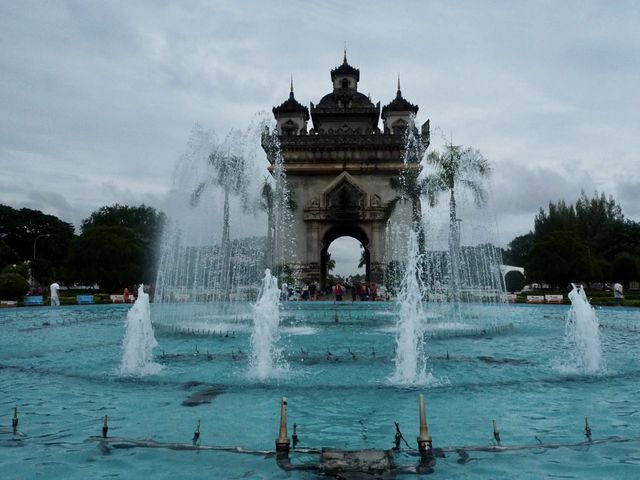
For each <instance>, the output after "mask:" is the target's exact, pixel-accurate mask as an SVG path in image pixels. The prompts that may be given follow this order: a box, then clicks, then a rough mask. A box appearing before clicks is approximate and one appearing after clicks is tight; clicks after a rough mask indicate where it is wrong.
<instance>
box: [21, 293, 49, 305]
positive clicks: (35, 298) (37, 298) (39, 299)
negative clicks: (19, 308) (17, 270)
mask: <svg viewBox="0 0 640 480" xmlns="http://www.w3.org/2000/svg"><path fill="white" fill-rule="evenodd" d="M23 303H24V305H25V307H35V306H39V305H44V297H43V296H42V295H26V296H25V297H24V298H23Z"/></svg>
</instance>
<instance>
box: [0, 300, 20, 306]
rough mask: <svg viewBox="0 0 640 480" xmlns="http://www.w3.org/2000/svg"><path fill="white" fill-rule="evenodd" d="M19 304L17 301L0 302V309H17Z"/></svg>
mask: <svg viewBox="0 0 640 480" xmlns="http://www.w3.org/2000/svg"><path fill="white" fill-rule="evenodd" d="M17 306H18V302H16V301H15V300H0V307H17Z"/></svg>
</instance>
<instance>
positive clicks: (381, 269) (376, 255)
mask: <svg viewBox="0 0 640 480" xmlns="http://www.w3.org/2000/svg"><path fill="white" fill-rule="evenodd" d="M384 232H385V231H384V223H383V222H374V223H373V224H372V225H371V241H370V242H369V262H370V263H369V265H370V267H369V272H370V281H371V282H376V283H377V284H379V285H383V284H384V273H385V270H386V264H385V258H384V252H385V235H384Z"/></svg>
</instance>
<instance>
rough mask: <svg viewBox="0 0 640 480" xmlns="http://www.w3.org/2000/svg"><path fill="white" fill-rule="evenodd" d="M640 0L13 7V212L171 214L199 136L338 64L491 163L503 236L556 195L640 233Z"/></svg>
mask: <svg viewBox="0 0 640 480" xmlns="http://www.w3.org/2000/svg"><path fill="white" fill-rule="evenodd" d="M639 25H640V2H635V1H628V2H625V1H616V2H607V1H601V2H597V1H586V0H584V1H563V2H558V1H555V0H553V1H531V0H529V1H521V2H518V1H515V2H506V1H502V2H498V1H496V2H492V1H468V2H465V1H446V2H445V1H415V2H411V1H396V2H370V1H350V2H344V1H333V0H323V1H321V2H318V1H314V2H306V1H287V2H285V1H282V2H281V1H267V0H264V1H214V0H210V1H182V2H174V1H148V2H144V1H109V2H98V1H89V0H85V1H63V0H57V1H45V0H42V1H29V0H24V1H19V2H8V1H7V2H1V3H0V72H1V73H0V105H1V106H2V108H0V203H4V204H8V205H11V206H14V207H23V206H25V207H30V208H36V209H41V210H44V211H45V212H47V213H51V214H54V215H57V216H59V217H61V218H63V219H64V220H67V221H69V222H72V223H74V224H75V225H79V222H80V220H81V219H82V218H84V217H86V216H87V215H88V214H89V213H90V212H91V211H93V210H95V209H96V208H98V207H100V206H102V205H107V204H113V203H116V202H118V203H121V204H140V203H142V202H144V203H146V204H150V205H153V206H156V207H158V208H162V206H163V204H164V203H163V202H165V199H166V195H167V192H168V191H169V188H170V186H171V176H172V171H173V170H174V166H175V163H176V161H177V159H178V158H179V157H180V155H181V154H182V153H183V152H184V151H185V149H186V143H187V140H188V138H189V133H190V131H191V130H192V128H193V125H194V124H196V123H198V124H200V125H203V126H204V127H206V128H213V129H215V130H216V131H217V132H221V133H224V132H226V131H227V130H228V129H229V128H231V127H235V128H241V127H242V126H243V125H246V124H247V123H248V122H249V121H250V120H251V119H252V117H253V116H254V115H255V114H256V112H259V111H264V110H267V111H268V110H270V109H271V107H272V106H274V105H277V104H279V103H281V102H282V101H283V100H284V99H286V97H287V95H288V90H289V78H290V75H293V77H294V82H295V91H296V97H297V98H298V100H299V101H301V102H302V103H304V104H308V103H309V102H310V101H313V102H317V101H318V100H319V99H320V98H321V97H322V96H323V95H324V94H325V93H328V92H329V91H330V78H329V71H330V69H331V68H333V67H335V66H337V65H339V64H340V63H341V60H342V49H343V45H344V42H345V41H346V42H347V50H348V57H349V62H350V63H351V64H352V65H353V66H355V67H357V68H359V69H360V72H361V81H360V90H361V91H362V92H364V93H370V94H371V97H372V99H373V100H374V102H375V101H377V100H380V101H381V102H382V103H383V104H384V103H387V102H389V101H390V100H391V99H392V98H393V97H394V96H395V90H396V78H397V75H398V73H399V74H400V76H401V81H402V91H403V94H404V96H405V98H407V99H408V100H410V101H411V102H413V103H417V104H418V105H419V106H420V111H419V114H418V120H419V121H420V122H422V121H424V120H426V119H427V118H429V119H430V120H431V125H432V129H433V134H434V138H435V140H436V142H434V143H438V138H440V137H442V136H445V137H446V138H452V139H453V141H454V143H457V144H463V145H469V146H474V147H476V148H478V149H480V151H481V152H482V153H483V154H484V155H485V156H486V157H487V158H488V159H489V160H490V161H491V162H492V164H493V166H494V169H495V173H494V176H493V180H492V183H493V186H492V188H493V199H494V204H495V209H496V215H497V223H498V226H499V241H500V243H501V244H503V245H505V244H507V243H508V242H509V241H510V240H511V239H512V238H513V237H514V236H516V235H519V234H523V233H526V232H527V231H528V230H529V229H530V228H531V227H532V224H533V217H534V215H535V213H536V212H537V210H538V209H539V208H540V207H544V206H546V205H547V204H548V202H549V201H550V200H552V201H556V200H559V199H565V200H567V201H570V202H573V201H574V200H575V199H576V198H577V196H578V195H579V193H580V191H581V190H582V189H584V190H585V191H586V192H587V193H591V192H593V191H594V190H596V189H597V190H599V191H604V192H605V193H606V194H608V195H609V194H611V195H613V196H614V197H615V198H616V199H617V200H618V201H619V203H621V205H622V208H623V212H624V213H625V215H626V216H627V217H630V218H632V219H635V220H640V196H639V195H638V192H640V176H639V175H638V173H640V167H639V166H640V158H639V157H640V154H639V153H638V152H639V151H640V135H639V133H640V114H639V112H640V100H639V98H640V96H639V95H638V85H639V82H638V80H639V78H640V34H638V28H639Z"/></svg>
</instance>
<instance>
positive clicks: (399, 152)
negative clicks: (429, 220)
mask: <svg viewBox="0 0 640 480" xmlns="http://www.w3.org/2000/svg"><path fill="white" fill-rule="evenodd" d="M359 81H360V70H358V69H357V68H354V67H352V66H351V65H349V64H348V63H347V59H346V55H345V58H344V61H343V63H342V65H340V66H339V67H337V68H334V69H333V70H331V87H332V91H331V92H330V93H328V94H326V95H324V96H323V97H322V98H321V100H320V102H319V103H318V104H317V105H314V104H313V103H311V104H310V106H309V107H306V106H304V105H302V104H301V103H300V102H298V101H297V100H296V99H295V95H294V92H293V85H291V91H290V93H289V98H288V99H287V100H285V101H284V102H283V103H282V104H280V105H278V106H276V107H274V108H273V109H272V112H273V115H274V118H275V120H276V127H275V129H274V130H270V129H269V128H266V129H265V130H264V131H263V133H262V147H263V149H264V151H265V152H266V153H267V158H268V159H269V162H270V163H271V166H270V167H269V169H270V171H272V172H273V171H275V166H276V164H277V161H278V159H281V160H282V163H283V165H284V168H285V171H286V176H287V181H288V184H289V187H290V189H291V192H292V198H294V199H295V204H296V208H295V211H293V212H292V225H291V236H292V237H293V238H295V247H294V248H293V249H292V251H291V252H289V253H288V255H287V256H288V258H287V264H288V265H290V266H291V268H292V270H293V271H294V276H295V278H296V281H298V282H301V283H307V284H311V283H312V282H314V283H316V284H324V281H325V280H324V279H325V278H326V252H327V248H328V245H329V244H330V243H331V241H332V240H331V239H335V238H337V237H338V236H344V235H347V236H352V237H354V238H356V239H364V242H362V240H360V241H361V242H362V243H363V245H364V246H365V248H366V252H367V255H368V262H367V263H368V268H367V278H368V280H369V281H372V282H373V281H375V282H377V283H378V284H380V285H381V284H383V281H384V279H383V275H384V270H385V263H384V262H385V249H386V246H385V227H386V224H387V218H388V215H386V213H388V212H385V206H387V205H389V202H391V201H392V200H393V199H395V198H396V197H397V194H398V192H396V191H394V190H393V189H392V188H391V186H390V181H389V180H390V179H391V178H392V177H395V176H398V175H399V174H400V173H401V172H402V171H406V170H420V168H421V167H420V164H419V162H418V161H417V159H420V158H422V153H424V151H426V149H427V147H428V146H429V121H428V120H427V121H426V122H425V123H423V124H422V127H421V129H420V132H419V131H418V129H417V128H415V127H414V124H415V122H414V120H413V119H414V118H415V117H414V116H415V115H416V114H417V113H418V106H417V105H414V104H412V103H410V102H409V101H407V100H406V99H405V98H404V97H403V96H402V92H401V91H400V83H399V82H398V89H397V91H396V96H395V98H394V99H393V100H392V101H391V102H390V103H388V104H387V105H385V106H384V107H381V104H380V102H377V103H375V104H374V103H373V102H372V101H371V98H370V97H369V96H367V95H365V94H363V93H362V92H359V91H358V82H359ZM309 120H311V122H312V123H313V127H312V128H310V129H309V128H308V126H307V124H308V122H309ZM380 120H382V128H381V126H380V124H379V122H380ZM409 128H412V129H413V135H412V138H414V139H416V140H418V141H417V142H415V144H414V145H413V147H412V148H414V147H415V148H419V149H421V152H422V153H418V154H416V155H415V158H414V156H413V155H411V156H410V157H411V158H410V159H407V156H406V155H405V154H406V151H405V150H406V135H405V133H406V132H407V129H409ZM407 160H408V161H407Z"/></svg>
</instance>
